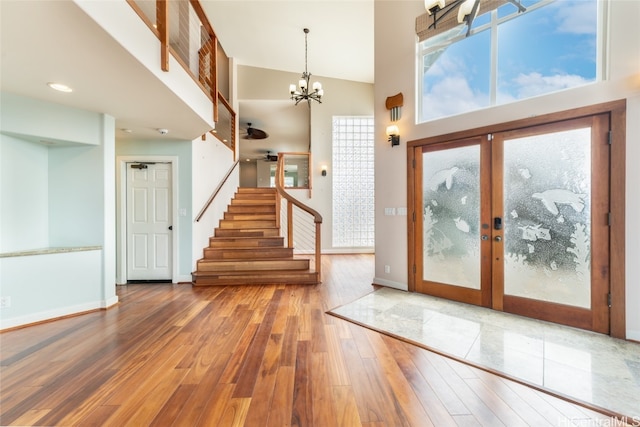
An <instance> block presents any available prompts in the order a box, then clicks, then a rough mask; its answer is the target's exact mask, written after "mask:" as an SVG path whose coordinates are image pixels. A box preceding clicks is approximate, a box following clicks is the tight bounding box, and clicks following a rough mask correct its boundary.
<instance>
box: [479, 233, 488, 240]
mask: <svg viewBox="0 0 640 427" xmlns="http://www.w3.org/2000/svg"><path fill="white" fill-rule="evenodd" d="M480 238H481V239H482V240H489V236H487V235H486V234H483V235H482V236H481V237H480Z"/></svg>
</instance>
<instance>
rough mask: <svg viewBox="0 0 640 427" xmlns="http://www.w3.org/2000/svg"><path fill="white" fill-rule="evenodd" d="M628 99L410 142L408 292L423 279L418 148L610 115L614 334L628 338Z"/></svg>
mask: <svg viewBox="0 0 640 427" xmlns="http://www.w3.org/2000/svg"><path fill="white" fill-rule="evenodd" d="M626 106H627V103H626V100H619V101H611V102H607V103H603V104H597V105H592V106H588V107H581V108H577V109H572V110H566V111H561V112H557V113H550V114H545V115H541V116H536V117H530V118H526V119H521V120H514V121H511V122H505V123H499V124H495V125H488V126H483V127H480V128H475V129H469V130H463V131H458V132H454V133H450V134H443V135H437V136H432V137H428V138H422V139H417V140H412V141H409V142H407V206H408V207H409V209H411V211H410V212H408V217H407V218H408V221H407V243H408V263H407V266H408V271H407V277H408V279H409V283H408V289H409V291H410V292H415V289H416V283H417V280H419V276H418V275H417V274H416V263H417V260H416V256H417V253H418V252H416V250H417V245H416V241H417V239H416V236H417V234H416V233H417V232H418V230H417V226H416V219H417V217H418V215H420V214H421V208H420V207H419V206H418V204H419V203H418V202H417V199H418V196H419V194H417V189H416V188H415V182H416V181H415V179H416V164H417V159H416V150H415V148H416V147H421V146H424V145H431V144H437V143H443V142H447V141H454V140H460V139H469V138H473V137H478V136H482V135H489V134H493V133H497V132H505V131H510V130H516V129H521V128H527V127H531V126H536V125H543V124H549V123H554V122H559V121H564V120H570V119H576V118H580V117H586V116H592V115H596V114H603V113H606V114H609V120H610V129H611V133H610V135H611V158H610V162H611V167H610V171H611V172H610V212H611V226H610V233H609V245H610V263H609V265H610V293H611V307H610V335H611V336H612V337H616V338H622V339H625V338H626V308H625V304H626V303H625V291H626V283H625V174H626V168H625V161H626V147H625V144H626Z"/></svg>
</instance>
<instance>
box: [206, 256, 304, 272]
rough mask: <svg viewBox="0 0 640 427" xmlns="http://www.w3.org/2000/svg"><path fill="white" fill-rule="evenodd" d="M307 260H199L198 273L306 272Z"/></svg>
mask: <svg viewBox="0 0 640 427" xmlns="http://www.w3.org/2000/svg"><path fill="white" fill-rule="evenodd" d="M308 269H309V260H308V259H288V260H277V259H270V260H246V261H245V260H233V261H215V260H203V259H201V260H199V261H198V273H200V272H224V271H240V272H248V271H251V272H256V271H270V270H285V271H292V270H293V271H295V270H308Z"/></svg>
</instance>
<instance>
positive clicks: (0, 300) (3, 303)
mask: <svg viewBox="0 0 640 427" xmlns="http://www.w3.org/2000/svg"><path fill="white" fill-rule="evenodd" d="M9 307H11V297H0V308H9Z"/></svg>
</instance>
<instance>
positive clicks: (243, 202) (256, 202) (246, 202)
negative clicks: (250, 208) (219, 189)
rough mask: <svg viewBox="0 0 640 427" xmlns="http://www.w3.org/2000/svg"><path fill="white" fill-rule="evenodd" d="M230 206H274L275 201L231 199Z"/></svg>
mask: <svg viewBox="0 0 640 427" xmlns="http://www.w3.org/2000/svg"><path fill="white" fill-rule="evenodd" d="M231 204H232V205H272V206H275V205H276V201H275V199H273V200H269V199H265V200H261V199H232V200H231Z"/></svg>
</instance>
